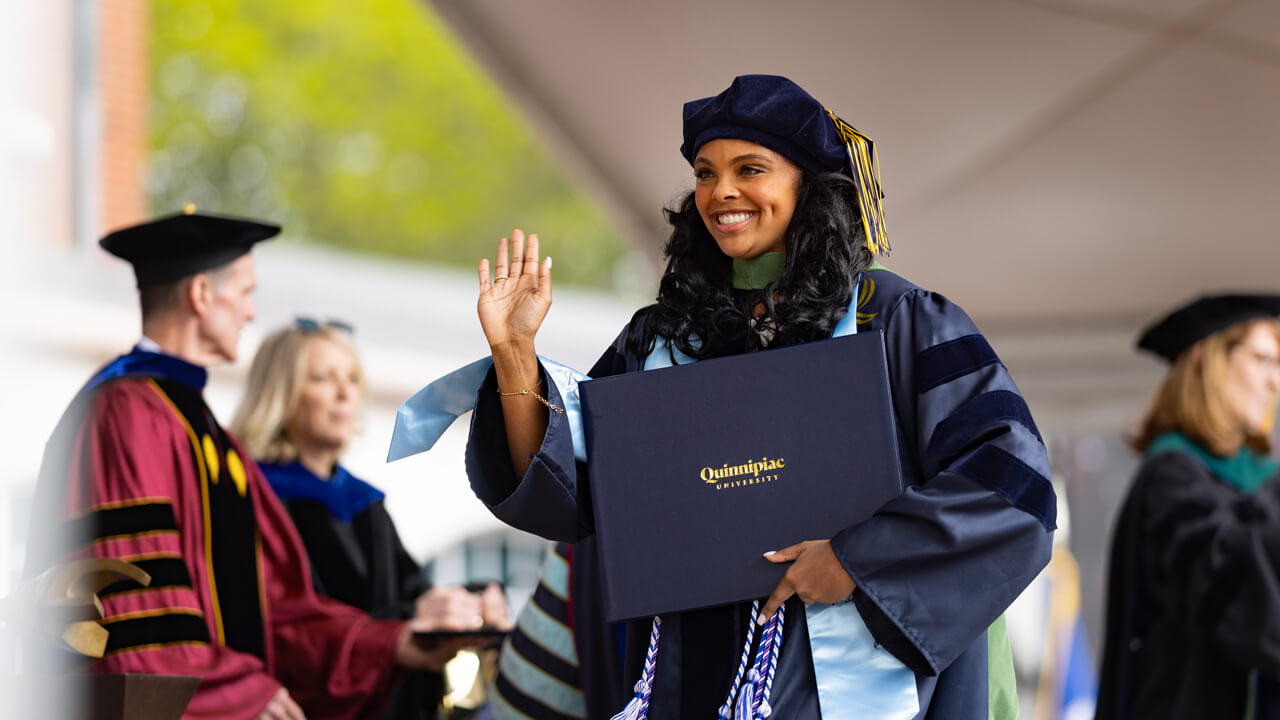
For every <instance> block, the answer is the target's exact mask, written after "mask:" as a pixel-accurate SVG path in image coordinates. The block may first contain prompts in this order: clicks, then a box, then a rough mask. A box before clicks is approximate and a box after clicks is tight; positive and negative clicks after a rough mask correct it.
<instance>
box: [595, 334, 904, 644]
mask: <svg viewBox="0 0 1280 720" xmlns="http://www.w3.org/2000/svg"><path fill="white" fill-rule="evenodd" d="M579 388H580V390H581V396H582V407H583V420H584V425H585V430H586V443H587V457H588V459H589V472H590V487H589V490H590V493H591V498H592V505H593V512H594V514H595V525H596V535H597V541H598V544H599V546H600V553H601V565H602V566H603V571H604V582H605V602H606V614H607V616H608V618H609V620H610V621H618V620H623V619H631V618H639V617H647V616H650V615H655V614H661V613H666V612H673V611H681V610H692V609H696V608H702V607H710V606H715V605H724V604H728V603H734V602H740V601H744V600H751V599H754V598H764V597H768V595H769V594H770V593H771V592H773V589H774V587H776V586H777V584H778V581H779V580H781V578H782V575H783V574H784V573H785V572H786V569H787V565H785V564H779V565H774V564H773V563H770V562H769V561H767V560H765V559H764V557H762V554H763V553H764V552H765V551H768V550H777V549H780V548H784V547H787V546H788V545H793V544H795V543H798V542H801V541H803V540H819V539H825V538H829V537H831V536H832V535H834V534H835V533H836V532H837V531H839V530H841V529H843V528H845V527H848V526H850V525H854V524H856V523H858V522H861V521H862V520H865V519H866V518H868V517H870V515H871V514H872V513H873V512H875V510H876V509H877V508H879V507H880V506H881V505H883V504H884V503H885V502H887V501H889V500H891V499H893V498H894V497H897V496H898V495H899V494H900V493H901V492H902V476H901V471H900V468H899V458H898V443H897V441H896V437H895V431H894V428H895V426H896V422H895V420H894V415H893V408H892V405H891V400H890V396H889V378H888V367H887V364H886V362H885V349H884V335H883V333H881V332H880V331H867V332H863V333H859V334H857V335H850V336H845V337H840V338H833V339H830V340H821V341H817V342H811V343H805V344H803V345H796V346H791V347H785V348H778V349H775V350H768V351H765V352H756V353H748V354H744V355H735V356H731V357H725V358H716V359H712V360H704V361H701V362H697V363H692V364H689V365H681V366H677V367H671V368H663V369H658V370H649V371H646V372H638V373H627V374H624V375H615V376H611V377H606V378H600V379H597V380H590V381H587V382H584V383H582V384H581V385H580V386H579Z"/></svg>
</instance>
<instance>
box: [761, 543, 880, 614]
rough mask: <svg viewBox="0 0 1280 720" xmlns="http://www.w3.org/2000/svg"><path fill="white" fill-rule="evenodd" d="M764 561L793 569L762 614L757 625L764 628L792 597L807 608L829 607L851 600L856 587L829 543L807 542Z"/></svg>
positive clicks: (766, 604) (765, 605)
mask: <svg viewBox="0 0 1280 720" xmlns="http://www.w3.org/2000/svg"><path fill="white" fill-rule="evenodd" d="M765 558H766V559H767V560H768V561H769V562H772V563H785V562H789V563H791V567H790V568H789V569H788V570H787V574H786V575H783V576H782V582H780V583H778V587H777V588H775V589H774V591H773V594H772V595H770V596H769V600H768V602H766V603H765V604H764V609H763V610H761V611H760V615H759V619H758V622H759V623H760V624H761V625H763V624H765V623H766V622H768V621H769V618H770V617H771V616H772V615H773V612H774V611H775V610H777V609H778V607H779V606H780V605H782V603H783V602H785V601H786V599H787V598H789V597H791V596H792V595H796V596H799V598H800V599H801V600H802V601H804V604H805V605H811V604H813V603H815V602H820V603H828V604H830V603H837V602H840V601H841V600H844V599H846V598H848V597H849V595H851V594H852V593H853V589H854V588H855V587H857V586H856V585H854V582H853V578H851V577H849V573H847V572H845V569H844V566H843V565H841V564H840V560H839V559H837V558H836V553H835V551H834V550H832V549H831V541H830V540H806V541H804V542H802V543H800V544H798V545H792V546H791V547H786V548H783V549H781V550H778V551H776V552H772V553H765Z"/></svg>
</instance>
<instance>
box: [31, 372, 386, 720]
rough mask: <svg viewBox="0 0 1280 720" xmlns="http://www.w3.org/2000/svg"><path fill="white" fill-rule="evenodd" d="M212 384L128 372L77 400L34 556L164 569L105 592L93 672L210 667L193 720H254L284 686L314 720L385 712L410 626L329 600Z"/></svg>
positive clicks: (203, 672) (57, 439) (57, 446)
mask: <svg viewBox="0 0 1280 720" xmlns="http://www.w3.org/2000/svg"><path fill="white" fill-rule="evenodd" d="M126 357H127V356H126ZM168 360H171V359H168ZM175 362H181V361H175ZM188 367H189V368H194V369H196V370H200V369H199V368H196V367H195V366H188ZM198 377H199V383H198V385H199V386H200V387H196V386H195V385H196V384H197V383H194V382H188V383H184V382H179V381H177V380H175V379H173V377H165V376H163V375H155V376H151V377H146V376H137V375H134V376H129V377H123V378H118V379H114V380H111V381H108V382H106V383H104V384H102V385H101V387H99V388H98V389H97V390H96V392H93V393H91V394H88V396H87V397H85V398H81V399H80V400H81V402H79V405H80V407H79V408H77V407H76V406H75V405H74V404H73V407H72V408H71V410H70V411H69V413H68V417H66V418H64V422H63V423H62V424H61V425H60V428H59V431H58V432H57V433H55V436H54V440H52V441H51V442H50V448H49V449H48V450H47V452H46V456H45V468H44V469H43V470H42V473H41V474H42V477H41V484H42V488H41V490H42V491H43V492H42V494H43V495H44V496H45V498H46V499H45V501H44V502H45V503H48V504H49V505H51V506H52V507H53V508H54V510H53V514H54V515H55V516H60V517H61V518H62V520H63V522H64V523H65V524H64V525H63V527H62V531H61V532H60V533H58V536H57V537H58V541H57V542H56V543H55V544H57V545H60V547H58V548H53V549H51V550H50V551H46V552H44V553H40V552H39V551H37V552H36V553H35V554H33V555H32V556H30V557H31V558H33V559H34V558H38V557H40V556H41V555H42V554H43V556H44V558H45V559H46V560H52V561H54V562H57V561H63V560H69V559H73V558H78V557H89V556H96V557H115V558H120V559H123V560H128V561H130V562H134V563H136V564H137V565H139V566H141V567H142V568H143V569H144V570H147V571H148V572H149V573H150V574H151V576H152V582H151V585H150V587H146V588H142V587H140V586H138V585H137V584H135V583H132V582H124V583H117V584H116V585H113V586H111V587H108V588H106V589H105V590H103V591H102V592H101V593H100V597H101V598H102V603H103V607H104V610H105V615H106V619H105V621H104V626H105V627H106V628H107V629H108V630H109V631H110V640H109V642H108V646H107V652H106V654H105V656H104V657H103V658H102V659H101V660H99V661H97V662H95V663H93V665H92V670H93V671H96V672H103V673H163V674H178V675H198V676H200V677H201V678H203V680H202V682H201V684H200V686H199V689H198V690H197V692H196V695H195V698H194V699H193V700H192V701H191V704H190V706H189V707H188V709H187V712H186V714H185V715H184V716H183V717H184V718H192V719H196V718H199V719H204V718H219V719H225V720H238V719H240V718H245V719H252V718H254V717H256V716H257V714H258V713H259V712H260V711H261V710H262V709H263V707H264V706H265V705H266V704H267V702H268V701H269V700H270V699H271V697H272V696H273V695H274V694H275V693H276V691H277V689H278V688H279V687H280V686H281V684H283V685H284V686H285V687H287V688H288V690H289V693H290V694H291V695H292V696H293V698H294V699H295V700H296V701H297V702H298V703H299V704H300V705H301V706H302V708H303V710H304V711H305V712H306V713H307V717H308V718H309V719H310V720H316V719H318V718H340V719H347V718H351V719H356V718H366V717H376V716H377V714H378V712H379V710H380V709H381V706H382V703H383V701H384V699H385V698H386V697H387V696H388V695H389V692H390V690H391V687H392V685H393V683H394V682H396V681H397V680H398V677H397V676H398V674H399V673H398V672H397V670H396V669H395V665H394V662H393V656H394V648H395V645H396V641H397V638H398V636H399V634H400V632H401V630H402V627H403V623H402V622H399V621H378V620H372V619H370V618H369V617H368V615H366V614H364V613H362V612H360V611H358V610H356V609H354V608H351V607H349V606H347V605H343V604H341V603H338V602H336V601H331V600H329V599H327V598H321V597H318V596H317V595H316V594H315V592H314V591H313V589H312V587H313V586H312V582H311V573H310V568H309V565H308V561H307V556H306V552H305V550H304V549H303V547H302V543H301V540H300V539H299V537H298V534H297V531H296V530H295V529H294V527H293V524H292V523H291V521H290V520H289V517H288V515H287V513H286V512H285V510H284V509H283V507H282V506H281V504H280V502H279V500H277V498H276V496H275V495H274V494H273V493H272V491H271V489H270V486H269V485H268V484H267V482H266V480H265V479H264V478H263V476H262V473H261V471H260V470H259V469H258V466H257V465H256V464H255V463H254V462H253V461H252V460H251V459H248V458H249V455H248V454H247V453H245V451H244V450H243V448H241V446H240V445H239V443H238V442H236V441H235V440H234V439H233V438H232V437H231V436H230V435H229V434H227V433H226V432H224V431H223V430H222V429H221V428H220V427H219V426H218V425H217V422H216V421H215V420H214V419H213V415H212V413H211V412H210V411H209V409H208V407H207V406H206V405H205V404H204V399H203V395H202V387H203V372H202V371H201V372H199V373H198ZM188 380H190V378H189V377H188ZM76 415H79V418H77V417H76ZM51 468H52V469H53V472H51ZM57 475H62V476H63V477H62V482H59V478H58V477H56V476H57ZM44 486H49V487H44ZM50 489H52V490H53V492H52V493H50V492H49V490H50ZM59 495H61V497H59ZM48 498H52V500H49V499H48ZM29 562H30V561H29ZM37 567H38V566H37ZM29 569H30V565H29Z"/></svg>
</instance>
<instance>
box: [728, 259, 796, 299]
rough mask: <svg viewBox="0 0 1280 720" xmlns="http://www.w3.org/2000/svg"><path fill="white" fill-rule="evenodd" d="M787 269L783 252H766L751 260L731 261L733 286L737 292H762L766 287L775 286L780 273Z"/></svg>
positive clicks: (780, 278)
mask: <svg viewBox="0 0 1280 720" xmlns="http://www.w3.org/2000/svg"><path fill="white" fill-rule="evenodd" d="M786 269H787V254H786V253H785V252H767V253H764V254H763V255H757V256H756V257H753V258H734V259H733V286H734V287H735V288H737V289H739V290H763V289H764V287H765V286H766V285H768V284H769V283H773V284H774V285H777V284H778V282H779V281H780V280H782V271H783V270H786Z"/></svg>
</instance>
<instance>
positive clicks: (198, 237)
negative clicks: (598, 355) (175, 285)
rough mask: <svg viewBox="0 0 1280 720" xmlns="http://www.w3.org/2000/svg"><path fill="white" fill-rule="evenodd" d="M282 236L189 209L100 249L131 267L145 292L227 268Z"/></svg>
mask: <svg viewBox="0 0 1280 720" xmlns="http://www.w3.org/2000/svg"><path fill="white" fill-rule="evenodd" d="M279 232H280V226H278V225H270V224H267V223H261V222H257V221H256V220H248V219H245V218H236V217H229V216H225V215H210V214H207V213H197V212H195V211H194V210H189V211H184V212H181V213H178V214H176V215H168V216H166V217H161V218H157V219H155V220H150V221H148V222H144V223H141V224H139V225H131V226H129V227H126V228H121V229H119V230H116V231H115V232H112V233H110V234H109V235H107V236H106V237H104V238H102V240H100V241H98V244H99V245H101V246H102V249H103V250H106V251H107V252H109V253H111V254H112V255H115V256H116V257H118V258H121V259H123V260H127V261H128V262H129V263H130V264H131V265H133V272H134V274H135V275H136V276H137V278H138V287H140V288H143V287H148V286H153V285H161V284H164V283H167V282H173V281H175V280H179V279H181V278H184V277H189V276H191V275H195V274H196V273H200V272H204V271H205V270H212V269H213V268H217V267H221V266H223V265H226V264H227V263H229V262H231V261H233V260H235V259H236V258H239V257H240V256H241V255H244V254H245V253H247V252H249V251H250V250H251V249H252V248H253V246H254V244H255V243H258V242H261V241H263V240H266V239H268V238H271V237H275V236H276V235H277V234H279Z"/></svg>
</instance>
